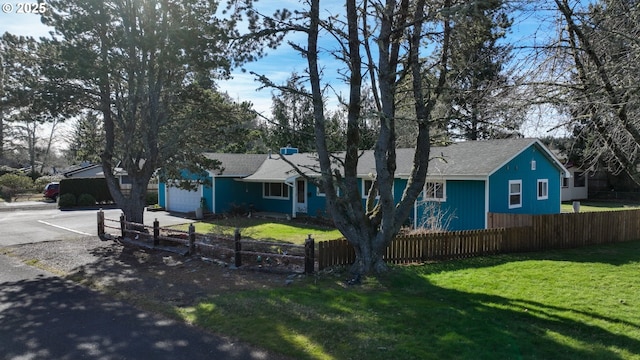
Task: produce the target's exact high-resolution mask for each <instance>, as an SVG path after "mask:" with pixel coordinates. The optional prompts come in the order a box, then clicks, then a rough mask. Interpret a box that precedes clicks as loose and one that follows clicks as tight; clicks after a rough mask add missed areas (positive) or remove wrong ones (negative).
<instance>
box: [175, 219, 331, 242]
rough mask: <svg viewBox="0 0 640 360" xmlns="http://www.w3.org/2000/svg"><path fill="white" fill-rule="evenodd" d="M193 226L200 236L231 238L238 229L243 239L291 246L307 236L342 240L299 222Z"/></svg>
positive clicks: (256, 221)
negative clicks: (227, 236) (285, 243)
mask: <svg viewBox="0 0 640 360" xmlns="http://www.w3.org/2000/svg"><path fill="white" fill-rule="evenodd" d="M194 226H195V228H196V232H197V233H202V234H207V233H213V234H224V235H230V236H231V235H233V233H234V231H235V229H236V228H239V229H240V233H241V234H242V236H243V237H249V238H253V239H261V240H273V241H281V242H287V243H293V244H304V241H305V239H306V238H307V237H308V236H309V235H311V237H313V239H315V241H324V240H333V239H340V238H342V234H341V233H340V232H339V231H338V230H336V229H329V228H323V227H319V226H313V225H309V224H304V223H299V222H286V223H284V222H276V221H274V220H267V219H247V218H228V219H220V220H215V221H212V222H196V223H194ZM188 227H189V225H188V224H184V225H178V226H176V227H174V228H177V229H179V230H187V228H188Z"/></svg>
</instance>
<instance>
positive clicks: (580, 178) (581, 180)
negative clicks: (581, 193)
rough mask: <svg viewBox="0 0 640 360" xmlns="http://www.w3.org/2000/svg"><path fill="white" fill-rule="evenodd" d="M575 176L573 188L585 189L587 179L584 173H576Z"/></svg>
mask: <svg viewBox="0 0 640 360" xmlns="http://www.w3.org/2000/svg"><path fill="white" fill-rule="evenodd" d="M573 176H574V178H573V187H585V185H586V181H585V179H586V177H585V175H584V173H583V172H575V173H574V174H573Z"/></svg>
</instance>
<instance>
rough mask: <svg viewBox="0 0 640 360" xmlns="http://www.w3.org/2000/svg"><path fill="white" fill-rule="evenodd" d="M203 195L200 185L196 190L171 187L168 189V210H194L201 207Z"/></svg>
mask: <svg viewBox="0 0 640 360" xmlns="http://www.w3.org/2000/svg"><path fill="white" fill-rule="evenodd" d="M201 197H202V195H201V192H200V187H198V190H196V191H189V190H184V189H178V188H176V187H169V188H168V191H167V210H169V211H176V212H184V213H186V212H192V211H196V208H198V207H200V198H201Z"/></svg>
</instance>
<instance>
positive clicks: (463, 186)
mask: <svg viewBox="0 0 640 360" xmlns="http://www.w3.org/2000/svg"><path fill="white" fill-rule="evenodd" d="M445 191H446V193H445V196H446V201H429V202H423V201H422V198H419V199H418V202H417V203H418V205H417V217H418V222H417V226H418V227H421V226H423V224H424V223H425V222H426V220H427V219H426V217H427V216H428V214H427V213H425V211H426V209H427V208H430V209H435V210H436V212H437V213H440V214H442V221H441V224H440V225H441V226H447V223H448V227H447V228H446V229H445V230H449V231H457V230H475V229H484V226H485V219H484V218H485V214H484V211H485V208H484V206H485V182H484V181H481V180H446V185H445Z"/></svg>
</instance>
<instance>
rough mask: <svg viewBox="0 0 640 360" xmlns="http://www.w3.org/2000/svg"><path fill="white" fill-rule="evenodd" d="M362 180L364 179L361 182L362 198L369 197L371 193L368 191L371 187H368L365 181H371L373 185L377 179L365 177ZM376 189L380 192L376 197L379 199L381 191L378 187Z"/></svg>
mask: <svg viewBox="0 0 640 360" xmlns="http://www.w3.org/2000/svg"><path fill="white" fill-rule="evenodd" d="M361 180H362V181H361V184H362V194H361V195H362V198H363V199H366V198H368V197H369V193H368V192H367V190H369V189H370V187H369V188H368V187H366V186H365V182H366V181H371V184H372V185H373V183H374V182H375V180H373V179H364V178H361ZM376 191H377V192H378V194H377V195H376V199H378V198H379V197H380V191H379V190H378V189H377V188H376Z"/></svg>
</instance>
